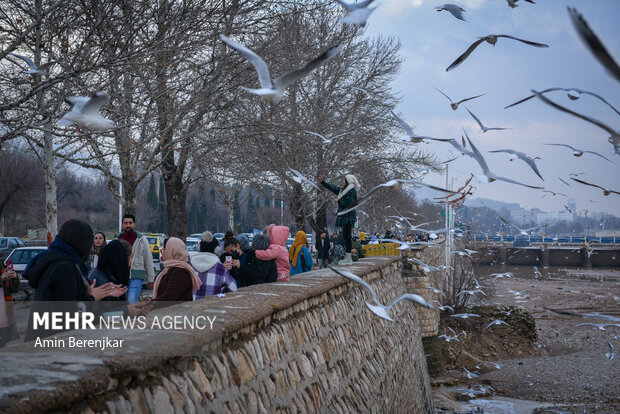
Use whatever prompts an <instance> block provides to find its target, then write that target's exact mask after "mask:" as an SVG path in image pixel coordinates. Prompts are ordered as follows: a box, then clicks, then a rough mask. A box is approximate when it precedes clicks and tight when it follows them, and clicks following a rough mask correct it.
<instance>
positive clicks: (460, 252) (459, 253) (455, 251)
mask: <svg viewBox="0 0 620 414" xmlns="http://www.w3.org/2000/svg"><path fill="white" fill-rule="evenodd" d="M451 253H452V254H458V255H459V256H461V257H463V256H467V257H469V258H470V259H473V258H472V257H471V255H470V254H469V253H467V252H462V251H460V250H452V252H451Z"/></svg>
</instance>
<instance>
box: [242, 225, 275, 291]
mask: <svg viewBox="0 0 620 414" xmlns="http://www.w3.org/2000/svg"><path fill="white" fill-rule="evenodd" d="M268 248H269V239H268V238H267V236H265V235H264V234H262V233H260V234H257V235H255V236H254V238H253V239H252V249H253V250H254V261H253V262H252V264H251V266H250V273H251V275H252V278H251V279H250V280H249V281H248V285H258V284H261V283H271V282H275V281H276V280H278V266H277V265H276V261H275V260H274V259H271V260H261V259H259V258H258V257H256V252H257V251H259V250H267V249H268Z"/></svg>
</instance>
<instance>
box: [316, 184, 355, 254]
mask: <svg viewBox="0 0 620 414" xmlns="http://www.w3.org/2000/svg"><path fill="white" fill-rule="evenodd" d="M318 181H319V183H321V185H322V186H323V187H325V188H327V189H328V190H329V191H331V192H332V193H334V194H336V202H337V203H338V212H341V211H343V210H346V209H348V208H349V207H350V206H351V205H352V204H353V203H355V202H356V201H357V191H358V190H359V189H360V184H359V182H358V181H357V178H355V176H354V175H353V174H347V175H345V177H344V182H343V185H342V187H336V186H335V185H332V184H329V183H327V182H325V181H324V180H323V177H322V176H319V177H318ZM356 219H357V213H356V211H355V209H353V210H351V211H349V212H348V213H346V214H342V215H339V216H337V217H336V227H341V228H342V235H343V237H344V241H345V257H344V260H341V261H340V262H339V264H340V265H350V264H353V260H352V259H351V231H352V230H353V226H354V225H355V220H356Z"/></svg>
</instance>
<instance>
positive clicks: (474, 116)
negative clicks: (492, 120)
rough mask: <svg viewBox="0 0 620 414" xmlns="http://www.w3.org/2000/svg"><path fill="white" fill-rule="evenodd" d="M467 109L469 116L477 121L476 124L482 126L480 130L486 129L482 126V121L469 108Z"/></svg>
mask: <svg viewBox="0 0 620 414" xmlns="http://www.w3.org/2000/svg"><path fill="white" fill-rule="evenodd" d="M465 109H467V112H469V115H471V116H472V118H474V119H475V120H476V122H477V123H478V125H479V126H480V129H484V125H482V122H480V119H478V117H477V116H476V115H474V114H472V113H471V111H470V110H469V109H468V108H467V107H465Z"/></svg>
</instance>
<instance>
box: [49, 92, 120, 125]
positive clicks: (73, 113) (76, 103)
mask: <svg viewBox="0 0 620 414" xmlns="http://www.w3.org/2000/svg"><path fill="white" fill-rule="evenodd" d="M109 99H110V97H109V96H108V95H107V94H106V93H105V92H96V93H95V94H94V95H93V96H91V97H87V96H69V97H68V98H67V99H65V102H67V103H68V104H70V105H71V110H70V111H69V112H67V113H65V114H64V115H63V116H62V117H61V118H60V119H59V120H58V122H56V125H58V126H61V127H64V126H69V125H72V124H76V125H77V126H78V130H80V128H85V129H87V130H102V129H111V128H115V127H116V122H114V121H112V120H111V119H107V118H104V117H103V116H101V114H100V113H99V110H100V109H101V107H102V106H103V104H105V103H106V102H107V101H108V100H109Z"/></svg>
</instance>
